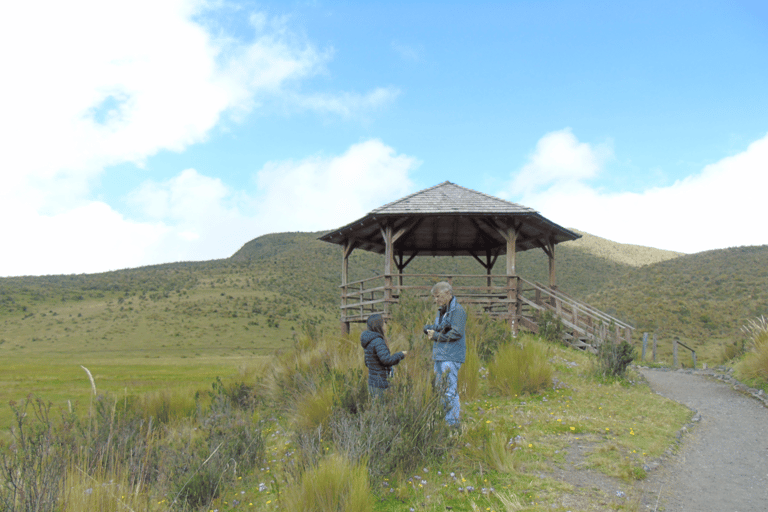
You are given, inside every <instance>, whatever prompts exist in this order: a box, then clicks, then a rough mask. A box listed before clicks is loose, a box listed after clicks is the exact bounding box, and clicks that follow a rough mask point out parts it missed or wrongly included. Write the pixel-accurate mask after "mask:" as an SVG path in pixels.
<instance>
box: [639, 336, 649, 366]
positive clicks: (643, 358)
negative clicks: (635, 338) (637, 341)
mask: <svg viewBox="0 0 768 512" xmlns="http://www.w3.org/2000/svg"><path fill="white" fill-rule="evenodd" d="M647 346H648V333H647V332H644V333H643V355H642V356H641V357H640V361H645V349H646V347H647Z"/></svg>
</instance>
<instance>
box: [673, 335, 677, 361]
mask: <svg viewBox="0 0 768 512" xmlns="http://www.w3.org/2000/svg"><path fill="white" fill-rule="evenodd" d="M672 368H673V369H677V336H675V339H674V340H672Z"/></svg>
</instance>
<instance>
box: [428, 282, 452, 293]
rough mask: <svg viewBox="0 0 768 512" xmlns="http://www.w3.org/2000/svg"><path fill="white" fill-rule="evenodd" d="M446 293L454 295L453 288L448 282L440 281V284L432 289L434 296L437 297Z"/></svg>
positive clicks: (436, 284)
mask: <svg viewBox="0 0 768 512" xmlns="http://www.w3.org/2000/svg"><path fill="white" fill-rule="evenodd" d="M444 292H448V293H450V294H451V295H453V286H451V285H450V283H448V282H447V281H440V282H439V283H435V286H433V287H432V295H437V294H438V293H444Z"/></svg>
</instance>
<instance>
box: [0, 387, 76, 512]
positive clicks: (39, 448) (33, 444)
mask: <svg viewBox="0 0 768 512" xmlns="http://www.w3.org/2000/svg"><path fill="white" fill-rule="evenodd" d="M11 408H12V409H13V414H14V417H15V422H14V426H13V427H12V428H11V438H12V444H11V445H10V446H6V445H4V444H3V445H0V457H2V465H1V466H0V468H2V472H3V476H2V485H0V506H1V507H0V509H2V510H3V511H8V512H15V511H19V512H21V511H24V512H26V511H40V512H46V511H51V512H53V511H55V510H57V501H58V499H59V495H60V492H61V489H62V488H63V487H64V477H65V476H66V464H67V452H66V447H64V446H62V445H61V444H60V443H59V440H58V439H57V435H56V431H55V429H54V425H53V422H52V420H51V418H50V409H51V404H50V402H49V403H46V402H43V401H42V400H41V399H39V398H34V397H32V396H30V397H28V398H27V399H26V400H24V401H22V402H21V403H18V404H17V403H15V402H11Z"/></svg>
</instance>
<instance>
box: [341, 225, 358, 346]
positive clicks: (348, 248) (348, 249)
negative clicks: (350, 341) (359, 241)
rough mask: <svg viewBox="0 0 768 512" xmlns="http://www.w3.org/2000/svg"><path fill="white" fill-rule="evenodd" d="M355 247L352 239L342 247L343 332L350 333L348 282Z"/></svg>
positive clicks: (343, 333)
mask: <svg viewBox="0 0 768 512" xmlns="http://www.w3.org/2000/svg"><path fill="white" fill-rule="evenodd" d="M354 249H355V243H354V242H352V241H351V240H347V242H346V243H345V244H344V246H343V248H342V251H341V252H342V259H341V334H342V335H345V334H349V322H347V321H346V316H347V308H346V306H347V292H348V289H347V283H348V282H349V255H350V254H352V251H353V250H354Z"/></svg>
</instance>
